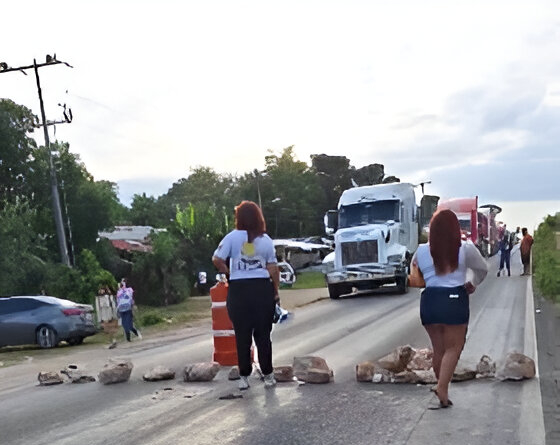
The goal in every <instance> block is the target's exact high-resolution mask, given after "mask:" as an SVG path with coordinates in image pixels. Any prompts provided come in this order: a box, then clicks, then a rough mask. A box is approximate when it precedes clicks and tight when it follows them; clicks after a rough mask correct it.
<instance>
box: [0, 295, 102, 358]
mask: <svg viewBox="0 0 560 445" xmlns="http://www.w3.org/2000/svg"><path fill="white" fill-rule="evenodd" d="M96 332H97V328H96V326H95V324H94V322H93V307H92V306H91V305H89V304H78V303H74V302H73V301H69V300H62V299H60V298H55V297H47V296H22V297H8V298H0V347H2V346H16V345H27V344H38V345H39V346H40V347H41V348H54V347H55V346H56V345H57V344H58V343H59V342H61V341H66V342H68V343H69V344H70V345H79V344H80V343H82V342H83V341H84V338H85V337H88V336H90V335H94V334H95V333H96Z"/></svg>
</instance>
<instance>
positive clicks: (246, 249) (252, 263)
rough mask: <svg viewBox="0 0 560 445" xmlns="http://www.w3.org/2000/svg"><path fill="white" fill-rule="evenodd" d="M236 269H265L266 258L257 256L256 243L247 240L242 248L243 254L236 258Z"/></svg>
mask: <svg viewBox="0 0 560 445" xmlns="http://www.w3.org/2000/svg"><path fill="white" fill-rule="evenodd" d="M234 267H235V269H237V270H255V269H264V268H265V261H264V258H261V257H259V256H255V245H254V244H253V243H248V242H245V243H243V247H242V248H241V256H240V257H239V258H236V259H235V265H234Z"/></svg>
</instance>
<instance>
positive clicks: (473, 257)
mask: <svg viewBox="0 0 560 445" xmlns="http://www.w3.org/2000/svg"><path fill="white" fill-rule="evenodd" d="M412 261H413V262H416V264H418V268H419V269H420V271H421V272H422V275H423V276H424V281H425V282H426V287H457V286H462V285H464V284H465V282H466V281H467V269H471V270H472V271H473V272H474V277H473V279H472V284H473V285H474V286H478V285H479V284H480V283H481V282H482V280H484V278H485V277H486V274H487V273H488V265H487V264H486V260H485V259H484V258H483V257H482V255H481V254H480V252H479V251H478V249H477V248H476V246H475V245H474V244H473V243H472V242H469V241H467V242H465V241H463V242H461V247H460V248H459V264H458V267H457V269H456V270H454V271H453V272H451V273H447V274H445V275H436V270H435V268H434V260H433V259H432V255H431V254H430V245H429V244H421V245H420V246H418V250H417V251H416V253H415V254H414V256H413V258H412Z"/></svg>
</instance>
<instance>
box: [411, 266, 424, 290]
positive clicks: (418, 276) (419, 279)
mask: <svg viewBox="0 0 560 445" xmlns="http://www.w3.org/2000/svg"><path fill="white" fill-rule="evenodd" d="M408 285H409V287H426V282H425V281H424V276H423V275H422V272H421V271H420V269H419V268H418V265H417V264H414V263H412V264H411V265H410V275H409V276H408Z"/></svg>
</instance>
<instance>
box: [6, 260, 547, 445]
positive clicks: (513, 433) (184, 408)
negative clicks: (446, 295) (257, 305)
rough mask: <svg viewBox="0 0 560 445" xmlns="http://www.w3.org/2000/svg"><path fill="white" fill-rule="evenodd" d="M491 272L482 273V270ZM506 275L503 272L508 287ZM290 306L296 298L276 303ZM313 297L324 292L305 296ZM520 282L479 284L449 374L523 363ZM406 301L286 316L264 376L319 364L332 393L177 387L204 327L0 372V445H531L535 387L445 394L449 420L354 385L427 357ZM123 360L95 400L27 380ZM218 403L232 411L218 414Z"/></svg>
mask: <svg viewBox="0 0 560 445" xmlns="http://www.w3.org/2000/svg"><path fill="white" fill-rule="evenodd" d="M495 261H496V259H492V260H491V262H492V264H491V270H495V269H496V265H495ZM515 275H518V272H517V271H516V274H515ZM290 292H296V291H290ZM314 292H317V297H318V298H319V297H324V296H325V295H326V289H318V290H315V291H314ZM527 295H529V296H532V294H531V289H530V282H528V279H527V277H520V276H512V277H501V278H497V277H496V275H495V272H490V273H489V276H488V278H487V279H486V280H485V282H484V283H483V284H482V285H481V286H480V287H479V289H477V291H476V293H475V294H474V295H473V296H472V297H471V323H470V326H469V336H468V340H467V345H466V347H465V350H464V352H463V356H462V361H463V362H465V363H469V364H475V363H476V362H478V360H479V359H480V357H481V356H482V355H483V354H488V355H490V357H492V359H495V360H500V359H501V358H503V357H504V356H505V354H506V353H507V352H510V351H513V350H516V351H519V352H524V353H525V354H527V355H529V356H531V357H535V355H536V349H535V335H534V318H533V312H534V310H533V308H532V298H528V297H527ZM418 305H419V290H418V289H411V290H410V291H409V293H408V294H406V295H398V294H396V293H393V292H390V291H383V292H381V291H380V292H376V293H373V294H365V295H353V296H349V297H345V298H342V299H340V300H337V301H333V300H329V299H322V300H320V301H317V302H315V303H313V304H309V305H306V306H304V307H300V308H297V309H295V310H294V314H293V316H292V317H291V318H290V319H289V320H288V321H287V322H285V323H283V324H280V325H278V326H276V327H275V328H274V331H273V355H274V364H275V365H283V364H291V363H292V359H293V357H294V356H296V355H310V354H312V355H319V356H321V357H323V358H325V359H326V361H327V363H328V365H329V366H330V367H331V368H332V369H333V370H334V376H335V381H334V383H330V384H325V385H312V384H306V385H298V384H297V383H295V382H294V383H281V384H278V385H277V387H276V388H274V389H265V388H264V386H263V383H262V382H261V381H260V380H259V379H258V377H251V380H250V381H251V388H250V389H249V390H248V391H244V392H243V393H240V392H239V391H238V390H237V385H236V382H230V381H228V379H227V374H228V371H229V368H227V367H224V368H223V369H222V370H221V371H220V372H219V374H218V375H217V377H216V378H215V380H214V381H212V382H208V383H185V382H182V369H183V368H184V366H185V365H186V364H188V363H194V362H199V361H209V360H211V356H212V337H211V333H210V324H209V323H204V324H202V325H201V326H200V327H198V328H192V329H186V330H182V331H178V332H176V333H174V334H170V335H166V336H161V337H157V338H151V339H144V340H142V341H137V342H133V343H131V344H124V345H120V344H119V346H118V347H117V348H116V349H113V350H108V349H106V348H104V347H101V346H94V347H91V346H90V347H87V346H83V347H78V348H68V349H65V350H64V351H62V352H61V351H56V353H54V352H55V351H53V355H52V356H49V357H46V358H45V357H43V358H41V359H34V360H32V361H29V362H26V363H22V364H19V365H16V366H11V367H7V368H3V369H0V444H2V445H4V444H6V445H7V444H10V445H19V444H21V445H23V444H25V445H30V444H44V445H54V444H68V445H74V444H79V443H84V444H90V445H94V444H100V445H101V444H103V445H129V444H131V445H132V444H137V445H140V444H162V445H163V444H200V445H203V444H212V445H215V444H217V443H219V444H246V445H261V444H270V445H281V444H290V445H295V444H306V445H308V444H309V445H314V444H317V445H319V444H320V445H325V444H342V443H344V444H407V445H420V444H427V443H430V444H448V443H456V444H473V445H477V444H484V445H486V444H521V445H528V444H531V445H543V444H544V428H543V419H542V405H541V393H540V389H539V385H538V380H537V379H533V380H530V381H523V382H499V381H496V380H485V381H481V380H477V381H469V382H464V383H457V384H452V387H451V389H450V396H451V398H452V399H453V401H454V404H455V405H454V406H453V407H452V408H451V409H446V410H438V411H430V410H427V406H428V403H429V401H430V400H431V398H432V397H433V396H432V395H431V393H430V392H429V390H428V387H426V386H417V385H405V384H401V385H398V384H374V383H358V382H356V379H355V365H356V364H357V363H359V362H360V361H363V360H374V359H376V358H379V357H381V356H383V355H385V354H386V353H388V352H390V351H391V350H392V349H393V348H395V347H396V346H399V345H403V344H410V345H412V346H414V347H425V346H429V341H428V338H427V335H426V334H425V332H424V330H423V328H422V326H421V325H420V321H419V316H418ZM111 356H119V357H129V358H130V359H131V360H132V362H133V363H134V370H133V372H132V376H131V379H130V381H129V382H127V383H121V384H115V385H108V386H104V385H101V384H100V383H98V382H95V383H88V384H82V385H72V384H63V385H58V386H52V387H39V386H37V381H36V376H37V373H38V371H39V370H55V371H56V370H60V369H63V368H64V367H65V366H66V365H67V364H68V363H79V364H81V365H84V366H85V367H86V368H87V369H89V370H91V371H92V372H91V373H92V374H93V375H97V372H98V371H99V370H100V369H101V368H102V366H103V364H104V363H105V361H106V360H107V358H108V357H111ZM156 365H164V366H167V367H170V368H172V369H175V370H176V371H177V378H176V379H175V380H173V381H168V382H161V383H148V382H143V381H142V374H143V373H144V372H146V371H147V370H149V369H150V368H151V367H153V366H156ZM228 394H242V395H243V398H239V399H232V400H220V399H219V398H220V397H221V396H225V395H228Z"/></svg>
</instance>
